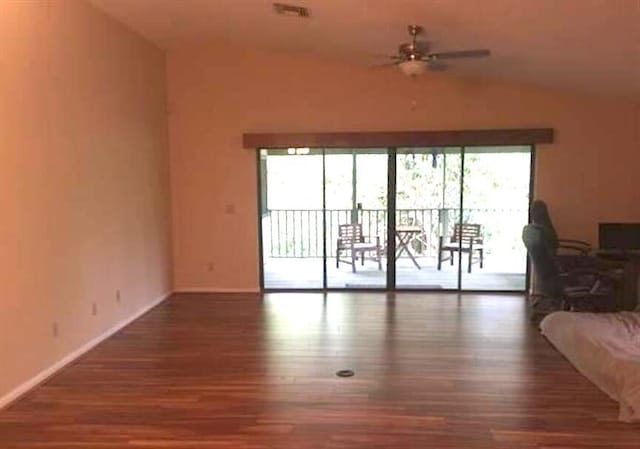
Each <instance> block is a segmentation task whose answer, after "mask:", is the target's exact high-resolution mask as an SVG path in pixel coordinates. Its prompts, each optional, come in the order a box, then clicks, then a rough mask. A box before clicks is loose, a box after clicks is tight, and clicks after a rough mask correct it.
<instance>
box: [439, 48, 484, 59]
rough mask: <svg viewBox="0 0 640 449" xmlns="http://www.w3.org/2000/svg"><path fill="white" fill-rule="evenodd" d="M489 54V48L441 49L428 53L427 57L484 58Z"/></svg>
mask: <svg viewBox="0 0 640 449" xmlns="http://www.w3.org/2000/svg"><path fill="white" fill-rule="evenodd" d="M490 55H491V50H486V49H478V50H461V51H441V52H438V53H429V58H433V59H456V58H485V57H487V56H490Z"/></svg>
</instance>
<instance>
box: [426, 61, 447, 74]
mask: <svg viewBox="0 0 640 449" xmlns="http://www.w3.org/2000/svg"><path fill="white" fill-rule="evenodd" d="M425 62H426V63H427V68H428V69H429V70H431V71H434V72H443V71H445V70H447V69H448V68H449V66H448V65H446V64H445V63H443V62H442V61H439V60H437V59H431V60H429V61H425Z"/></svg>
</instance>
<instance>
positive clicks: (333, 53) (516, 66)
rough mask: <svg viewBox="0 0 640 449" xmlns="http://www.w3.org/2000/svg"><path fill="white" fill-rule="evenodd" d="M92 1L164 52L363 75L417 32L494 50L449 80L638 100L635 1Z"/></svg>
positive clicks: (639, 41)
mask: <svg viewBox="0 0 640 449" xmlns="http://www.w3.org/2000/svg"><path fill="white" fill-rule="evenodd" d="M279 1H283V0H279ZM91 2H92V3H93V4H94V5H95V6H97V7H98V8H101V9H103V10H104V11H105V12H107V13H108V14H110V15H112V16H113V17H115V18H116V19H118V20H120V21H121V22H124V23H125V24H127V25H128V26H129V27H131V28H133V29H134V30H136V31H137V32H139V33H140V34H142V35H143V36H145V37H147V38H149V39H150V40H152V41H153V42H155V43H157V44H158V45H159V46H160V47H162V48H167V49H172V48H181V47H184V46H189V45H194V44H200V43H205V42H222V43H230V44H235V45H248V46H252V47H255V48H256V49H258V50H260V49H264V50H265V51H267V50H282V51H292V52H296V53H300V54H304V53H306V54H307V56H310V57H318V58H323V57H334V58H345V59H349V60H350V61H352V62H353V63H354V64H361V65H363V66H366V65H373V64H376V63H378V62H384V61H385V60H384V58H381V59H377V58H376V57H375V55H376V54H378V55H383V54H393V53H394V52H395V51H396V49H397V45H398V44H399V43H401V42H406V41H407V40H408V35H407V30H406V28H407V25H409V24H413V23H416V24H420V25H423V26H424V27H425V29H426V39H427V40H429V41H430V42H431V43H432V46H433V48H434V49H435V50H436V51H439V50H449V49H465V48H490V49H491V50H492V52H493V54H492V56H491V57H490V58H488V59H486V60H469V61H466V60H465V61H456V62H455V64H452V65H453V67H452V68H451V70H450V71H451V73H452V74H454V75H459V76H478V77H483V78H489V79H499V80H509V81H515V82H525V83H530V84H535V85H542V86H550V87H559V88H563V89H573V90H582V91H588V92H596V93H605V94H614V95H620V96H625V97H630V98H633V99H636V100H638V99H640V0H482V1H478V0H284V2H285V3H289V4H296V5H301V6H306V7H308V8H309V9H310V11H311V17H310V18H308V19H299V18H294V17H287V16H280V15H276V14H275V13H274V11H273V7H272V1H267V0H91ZM221 63H224V61H222V62H221ZM399 76H400V75H399Z"/></svg>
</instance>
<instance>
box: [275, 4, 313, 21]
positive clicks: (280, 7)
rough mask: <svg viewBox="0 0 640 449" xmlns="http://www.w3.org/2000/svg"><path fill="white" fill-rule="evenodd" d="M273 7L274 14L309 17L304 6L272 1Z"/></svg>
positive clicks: (307, 10)
mask: <svg viewBox="0 0 640 449" xmlns="http://www.w3.org/2000/svg"><path fill="white" fill-rule="evenodd" d="M273 9H274V10H275V12H276V14H282V15H283V16H295V17H303V18H306V17H309V9H308V8H305V7H304V6H296V5H287V4H285V3H274V4H273Z"/></svg>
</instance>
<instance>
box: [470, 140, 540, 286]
mask: <svg viewBox="0 0 640 449" xmlns="http://www.w3.org/2000/svg"><path fill="white" fill-rule="evenodd" d="M530 172H531V151H530V149H529V147H515V146H514V147H473V148H465V150H464V172H463V207H462V212H463V213H462V223H463V226H464V230H465V232H466V233H467V240H466V241H464V244H465V248H463V249H464V251H463V252H462V253H461V254H462V270H461V289H463V290H515V291H517V290H524V289H525V287H526V271H527V252H526V250H525V247H524V245H523V244H522V238H521V235H522V228H523V227H524V226H525V225H526V224H527V221H528V217H529V186H530Z"/></svg>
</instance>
